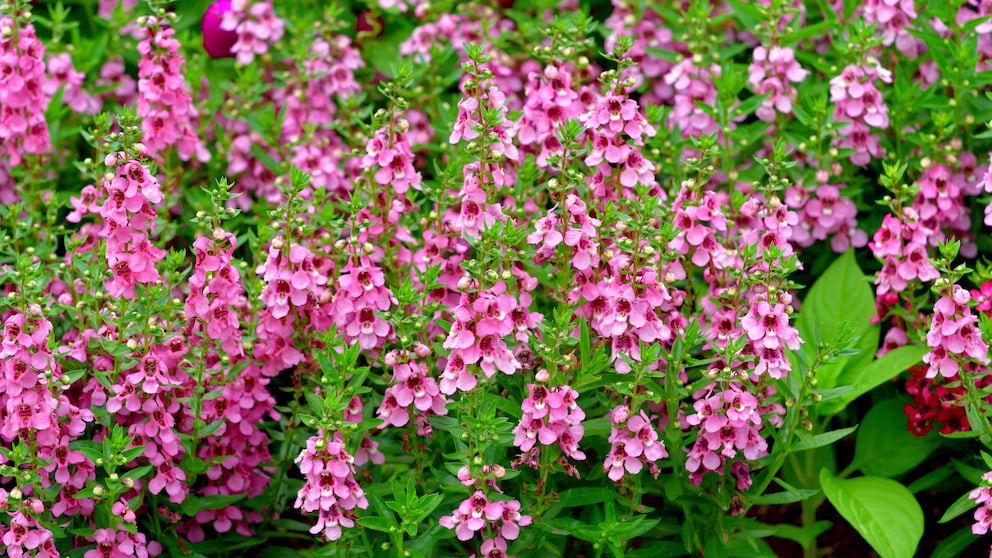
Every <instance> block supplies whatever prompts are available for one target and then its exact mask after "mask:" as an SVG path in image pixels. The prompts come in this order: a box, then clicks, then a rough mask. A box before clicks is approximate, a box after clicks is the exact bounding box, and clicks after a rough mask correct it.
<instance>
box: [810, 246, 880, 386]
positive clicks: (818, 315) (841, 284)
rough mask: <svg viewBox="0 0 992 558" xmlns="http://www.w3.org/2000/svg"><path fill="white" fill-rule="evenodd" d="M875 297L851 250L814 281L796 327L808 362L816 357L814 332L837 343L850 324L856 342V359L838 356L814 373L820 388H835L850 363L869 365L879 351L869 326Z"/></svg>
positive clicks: (872, 327) (874, 326)
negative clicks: (843, 330)
mask: <svg viewBox="0 0 992 558" xmlns="http://www.w3.org/2000/svg"><path fill="white" fill-rule="evenodd" d="M875 313H876V312H875V296H874V293H873V291H872V288H871V285H870V284H869V283H868V281H867V280H866V279H865V275H864V273H863V272H862V271H861V268H859V267H858V262H857V261H856V260H855V258H854V251H853V250H848V251H847V252H845V253H844V254H843V255H842V256H841V257H839V258H837V259H836V260H834V262H833V263H832V264H830V267H828V268H827V270H826V271H825V272H824V273H823V275H821V276H820V278H819V279H817V281H816V283H814V284H813V286H812V287H811V288H810V290H809V294H807V295H806V299H805V300H803V306H802V310H801V311H800V312H799V319H798V320H797V321H796V328H797V329H798V330H799V334H800V336H801V337H802V338H803V340H804V341H806V343H805V344H804V345H803V351H804V352H805V353H806V356H807V357H809V359H810V360H813V357H814V356H815V355H816V351H817V347H816V343H815V342H814V339H815V337H814V333H815V332H816V331H819V333H820V337H821V338H822V341H823V343H826V344H828V345H829V344H832V343H834V342H835V341H837V340H838V337H839V335H840V333H841V332H842V328H843V327H844V325H845V324H849V325H850V326H851V328H852V332H851V333H852V334H853V335H854V336H855V337H857V338H858V341H857V342H855V343H854V345H853V346H852V347H851V348H852V349H855V350H857V351H858V354H857V356H842V357H838V358H837V359H836V360H835V361H834V362H833V363H831V364H829V365H827V366H824V367H822V368H820V369H819V370H817V373H816V379H817V382H818V385H819V386H820V388H821V389H824V390H828V389H832V388H835V387H837V386H838V383H837V378H838V377H839V376H840V373H841V371H842V370H844V368H845V367H846V366H847V365H848V364H849V363H852V364H853V363H858V362H861V361H864V362H865V363H867V362H870V361H871V359H872V358H874V356H875V351H876V349H877V348H878V338H879V332H880V328H879V326H878V324H872V323H871V319H872V318H873V317H874V316H875Z"/></svg>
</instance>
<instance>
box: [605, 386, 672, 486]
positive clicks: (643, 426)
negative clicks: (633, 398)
mask: <svg viewBox="0 0 992 558" xmlns="http://www.w3.org/2000/svg"><path fill="white" fill-rule="evenodd" d="M610 420H611V422H612V424H613V428H612V429H611V430H610V453H609V455H607V456H606V460H605V461H604V462H603V470H605V471H606V476H608V477H609V478H610V480H612V481H614V482H618V481H620V480H621V479H623V477H624V475H625V474H628V473H629V474H631V475H636V474H637V473H640V472H641V469H643V468H644V466H645V465H647V467H648V472H649V473H651V476H652V477H654V478H658V475H659V474H660V473H661V471H660V470H659V469H658V466H657V465H656V464H655V462H656V461H658V460H659V459H662V458H665V457H668V451H667V450H666V449H665V443H664V442H663V441H661V440H659V439H658V432H657V431H655V429H654V426H653V425H652V424H651V420H650V419H648V415H647V414H646V413H645V412H644V411H640V412H639V413H637V414H635V415H633V416H631V414H630V408H629V407H627V406H626V405H618V406H617V407H616V408H614V409H613V412H612V413H611V415H610Z"/></svg>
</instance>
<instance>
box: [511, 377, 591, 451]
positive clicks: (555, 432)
mask: <svg viewBox="0 0 992 558" xmlns="http://www.w3.org/2000/svg"><path fill="white" fill-rule="evenodd" d="M527 393H528V394H527V398H526V399H524V401H523V403H521V407H520V408H521V410H522V411H523V416H522V417H521V418H520V424H518V425H517V426H516V428H514V429H513V433H514V435H515V437H514V439H513V445H515V446H517V447H518V448H520V451H522V452H525V453H526V452H530V451H531V450H532V449H533V448H534V446H535V445H536V444H537V443H538V442H540V444H541V445H542V446H550V445H552V444H555V443H557V444H558V447H560V448H561V451H562V453H563V454H565V455H567V456H568V457H571V458H572V459H578V460H584V459H585V458H586V454H585V453H583V452H582V451H581V450H579V442H581V441H582V435H583V433H584V432H585V429H584V428H582V421H583V420H585V418H586V414H585V413H584V412H583V411H582V408H581V407H579V405H578V403H577V402H576V399H578V397H579V394H578V392H577V391H575V390H574V389H572V388H570V387H568V386H556V387H551V388H548V387H545V386H543V385H535V384H528V385H527ZM538 451H539V450H538Z"/></svg>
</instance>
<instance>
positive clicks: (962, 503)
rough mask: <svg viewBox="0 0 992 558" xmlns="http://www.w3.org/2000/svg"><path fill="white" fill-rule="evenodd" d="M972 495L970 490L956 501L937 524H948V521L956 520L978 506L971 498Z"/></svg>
mask: <svg viewBox="0 0 992 558" xmlns="http://www.w3.org/2000/svg"><path fill="white" fill-rule="evenodd" d="M970 495H971V491H970V490H969V491H968V492H965V493H964V494H962V495H961V497H960V498H958V499H957V500H955V501H954V503H953V504H951V506H950V507H949V508H947V511H945V512H944V515H943V516H942V517H941V518H940V520H938V521H937V523H947V522H948V521H950V520H952V519H954V518H955V517H957V516H959V515H961V514H963V513H965V512H966V511H968V510H970V509H971V508H974V507H975V506H977V505H978V502H976V501H975V500H973V499H972V498H969V496H970Z"/></svg>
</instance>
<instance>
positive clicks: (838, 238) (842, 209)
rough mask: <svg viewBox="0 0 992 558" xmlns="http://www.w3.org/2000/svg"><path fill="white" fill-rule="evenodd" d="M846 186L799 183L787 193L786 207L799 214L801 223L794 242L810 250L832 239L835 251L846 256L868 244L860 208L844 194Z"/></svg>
mask: <svg viewBox="0 0 992 558" xmlns="http://www.w3.org/2000/svg"><path fill="white" fill-rule="evenodd" d="M844 188H845V185H843V184H816V185H814V186H810V187H807V186H804V185H803V184H802V183H798V184H796V185H794V186H790V187H789V188H788V189H787V190H786V192H785V198H784V201H785V203H786V205H788V206H789V208H791V209H792V210H794V211H795V212H796V215H797V216H798V218H799V220H798V223H796V225H794V226H793V227H792V241H793V242H794V243H796V244H797V245H799V246H802V247H809V246H812V245H813V243H814V242H816V241H819V240H827V239H829V240H830V247H831V248H833V250H834V252H837V253H843V252H846V251H847V249H848V248H850V247H851V246H854V247H856V248H861V247H863V246H865V245H866V244H868V235H867V234H865V231H863V230H861V229H859V228H858V219H857V216H858V208H857V207H856V206H855V205H854V202H853V201H852V200H851V199H850V198H848V197H847V196H844V195H842V194H841V192H842V191H843V190H844Z"/></svg>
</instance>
